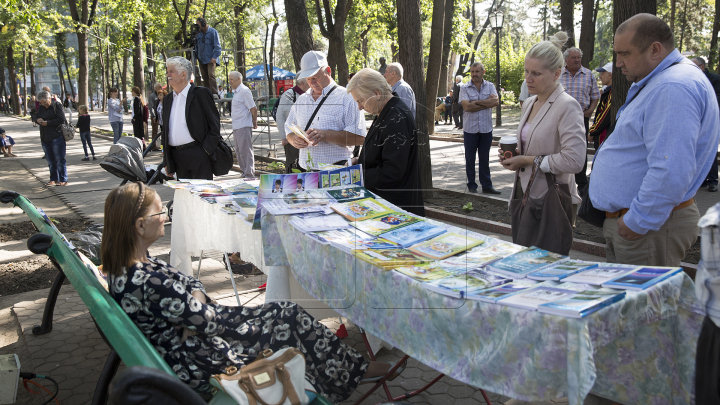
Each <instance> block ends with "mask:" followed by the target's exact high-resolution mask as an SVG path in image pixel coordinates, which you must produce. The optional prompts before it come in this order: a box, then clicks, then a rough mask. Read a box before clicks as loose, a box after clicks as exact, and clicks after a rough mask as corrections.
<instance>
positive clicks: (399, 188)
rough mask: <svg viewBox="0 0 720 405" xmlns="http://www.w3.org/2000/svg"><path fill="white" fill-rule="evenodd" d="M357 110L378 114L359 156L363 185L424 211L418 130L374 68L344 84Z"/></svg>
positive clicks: (407, 208) (415, 210)
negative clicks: (356, 105) (355, 103)
mask: <svg viewBox="0 0 720 405" xmlns="http://www.w3.org/2000/svg"><path fill="white" fill-rule="evenodd" d="M347 92H348V93H350V94H351V95H352V97H353V99H355V101H356V102H357V104H358V108H359V109H360V110H365V111H367V112H368V113H370V114H375V115H377V117H376V118H375V120H374V121H373V123H372V125H371V126H370V129H369V130H368V133H367V136H366V137H365V142H364V144H363V148H362V151H361V152H360V156H359V157H357V158H353V164H355V163H361V164H362V165H363V174H364V179H365V187H366V188H367V189H369V190H370V191H372V192H373V193H375V194H377V195H379V196H380V197H382V198H384V199H386V200H388V201H389V202H391V203H393V204H395V205H397V206H398V207H400V208H402V209H404V210H405V211H408V212H411V213H413V214H416V215H422V216H424V215H425V208H424V205H423V198H422V190H421V188H420V170H419V164H418V159H419V158H418V147H417V130H416V128H415V119H414V118H413V115H412V113H411V112H410V109H409V108H408V106H407V105H406V104H405V103H403V102H402V101H401V100H400V99H399V98H398V97H397V94H395V93H393V92H392V90H391V88H390V85H389V84H388V83H387V81H386V80H385V78H384V77H383V76H382V75H381V74H380V73H378V72H376V71H375V70H373V69H370V68H365V69H362V70H361V71H359V72H357V73H356V74H355V76H353V78H352V79H351V80H350V83H348V85H347Z"/></svg>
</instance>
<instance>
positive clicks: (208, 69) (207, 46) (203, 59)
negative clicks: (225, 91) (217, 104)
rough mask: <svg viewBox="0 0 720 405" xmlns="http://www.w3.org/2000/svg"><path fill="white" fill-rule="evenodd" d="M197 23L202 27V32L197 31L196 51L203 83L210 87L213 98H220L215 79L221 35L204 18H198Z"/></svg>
mask: <svg viewBox="0 0 720 405" xmlns="http://www.w3.org/2000/svg"><path fill="white" fill-rule="evenodd" d="M196 23H197V25H198V26H199V27H200V32H198V33H197V37H196V38H197V41H196V42H195V51H196V52H197V58H198V62H199V64H200V74H201V75H202V85H203V86H204V87H207V88H208V89H210V92H211V93H212V94H213V98H219V97H220V96H218V86H217V81H216V80H215V68H216V67H217V66H219V63H217V61H218V60H220V51H221V50H222V48H221V47H220V36H219V35H218V32H217V30H215V28H212V27H210V26H209V25H208V23H207V21H206V20H205V19H204V18H202V17H200V18H198V19H197V21H196Z"/></svg>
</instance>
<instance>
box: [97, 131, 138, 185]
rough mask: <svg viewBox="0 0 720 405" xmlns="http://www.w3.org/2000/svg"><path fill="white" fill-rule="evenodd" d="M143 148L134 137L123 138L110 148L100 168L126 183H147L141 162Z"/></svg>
mask: <svg viewBox="0 0 720 405" xmlns="http://www.w3.org/2000/svg"><path fill="white" fill-rule="evenodd" d="M142 152H143V146H142V143H141V142H140V139H138V138H135V137H134V136H123V137H121V138H120V139H119V140H118V142H117V143H116V144H114V145H112V146H111V147H110V152H109V153H108V154H107V156H105V157H104V158H103V160H102V161H101V162H100V166H102V168H103V169H105V170H107V171H108V172H110V173H112V174H113V175H115V176H117V177H119V178H121V179H124V180H128V181H142V182H143V183H145V182H147V175H146V174H145V164H144V162H143V155H142Z"/></svg>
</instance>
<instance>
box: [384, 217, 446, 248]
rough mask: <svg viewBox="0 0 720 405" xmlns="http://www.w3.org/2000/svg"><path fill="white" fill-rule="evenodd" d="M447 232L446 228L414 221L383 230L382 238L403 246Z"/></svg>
mask: <svg viewBox="0 0 720 405" xmlns="http://www.w3.org/2000/svg"><path fill="white" fill-rule="evenodd" d="M445 232H447V229H445V228H442V227H439V226H437V225H433V224H431V223H430V222H427V221H420V222H415V223H414V224H410V225H407V226H403V227H400V228H397V229H393V230H392V231H390V232H385V233H384V234H383V235H382V236H383V238H385V239H387V240H389V241H392V242H395V243H397V244H399V245H401V246H402V247H404V248H407V247H409V246H412V245H414V244H416V243H420V242H422V241H425V240H428V239H432V238H434V237H436V236H438V235H440V234H443V233H445Z"/></svg>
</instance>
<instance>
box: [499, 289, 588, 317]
mask: <svg viewBox="0 0 720 405" xmlns="http://www.w3.org/2000/svg"><path fill="white" fill-rule="evenodd" d="M575 294H577V291H573V290H564V289H562V288H555V287H537V288H533V289H531V290H528V291H523V292H520V293H518V294H514V295H512V296H509V297H505V298H502V299H500V300H499V301H498V304H502V305H507V306H511V307H516V308H523V309H529V310H532V311H535V310H537V308H538V306H540V305H542V304H547V303H549V302H553V301H557V300H560V299H565V298H567V297H570V296H571V295H575Z"/></svg>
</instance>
